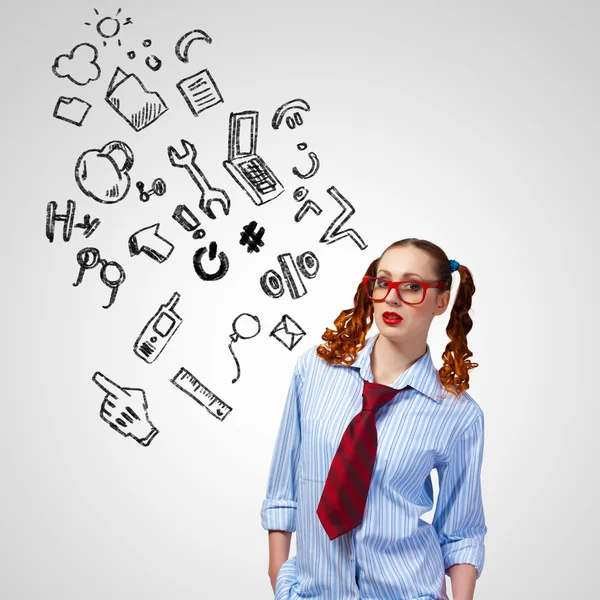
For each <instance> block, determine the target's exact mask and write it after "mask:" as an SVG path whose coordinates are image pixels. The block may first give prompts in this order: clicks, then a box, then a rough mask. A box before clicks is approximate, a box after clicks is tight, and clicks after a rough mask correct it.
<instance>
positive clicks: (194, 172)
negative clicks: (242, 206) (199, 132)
mask: <svg viewBox="0 0 600 600" xmlns="http://www.w3.org/2000/svg"><path fill="white" fill-rule="evenodd" d="M181 144H182V145H183V149H184V151H185V153H184V154H179V153H178V152H177V151H176V150H175V148H174V147H173V146H169V147H168V150H167V152H168V154H169V160H170V161H171V164H172V165H173V166H174V167H183V168H184V169H185V170H186V171H187V172H188V173H189V175H190V177H191V178H192V180H193V181H194V183H195V184H196V185H197V186H198V189H199V190H200V200H199V201H198V207H199V208H200V210H201V211H202V212H203V213H204V214H205V215H206V216H207V217H208V218H209V219H216V218H217V216H216V215H215V213H214V212H213V210H212V207H211V205H212V203H213V202H220V203H221V206H222V207H223V212H224V213H225V215H226V216H227V215H228V214H229V207H230V205H231V201H230V200H229V196H228V195H227V192H226V191H225V190H222V189H220V188H214V187H211V185H210V183H208V180H207V179H206V177H205V176H204V173H203V172H202V171H201V169H200V167H199V166H198V165H197V164H196V156H197V154H198V152H197V151H196V146H194V144H192V143H191V142H188V141H187V140H181Z"/></svg>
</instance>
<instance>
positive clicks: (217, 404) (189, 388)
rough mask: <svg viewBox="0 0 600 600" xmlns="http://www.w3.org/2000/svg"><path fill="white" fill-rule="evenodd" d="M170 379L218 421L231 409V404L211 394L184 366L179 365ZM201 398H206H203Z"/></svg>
mask: <svg viewBox="0 0 600 600" xmlns="http://www.w3.org/2000/svg"><path fill="white" fill-rule="evenodd" d="M170 381H171V383H172V384H173V385H175V386H176V387H178V388H179V389H180V390H181V391H182V392H185V393H186V394H187V395H188V396H190V397H191V398H193V399H194V400H195V401H196V402H197V403H198V404H200V406H204V408H206V410H207V411H208V412H209V413H210V414H211V415H212V416H213V417H216V418H217V419H219V420H220V421H222V420H223V419H224V418H225V417H226V416H227V415H228V414H229V413H230V412H231V411H232V408H231V406H228V405H227V404H225V402H223V400H221V399H220V398H219V397H218V396H216V395H215V394H213V393H212V392H211V391H210V390H209V389H208V388H207V387H206V386H205V385H203V384H202V383H201V382H200V381H198V379H196V377H194V375H192V374H191V373H190V372H189V371H188V370H187V369H185V368H184V367H181V369H179V371H178V372H177V374H176V375H175V377H173V379H171V380H170ZM203 398H205V399H206V400H203ZM205 402H206V403H205Z"/></svg>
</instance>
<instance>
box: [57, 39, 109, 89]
mask: <svg viewBox="0 0 600 600" xmlns="http://www.w3.org/2000/svg"><path fill="white" fill-rule="evenodd" d="M97 58H98V50H96V48H95V47H94V46H92V45H91V44H85V43H83V44H79V45H78V46H75V48H73V50H71V52H70V53H69V54H61V55H60V56H57V57H56V59H55V60H54V64H53V65H52V72H53V73H54V74H55V75H56V76H57V77H68V78H69V79H70V80H71V81H72V82H73V83H76V84H77V85H87V84H88V83H89V82H90V81H96V79H98V78H99V77H100V72H101V71H100V67H99V66H98V63H97V62H96V59H97Z"/></svg>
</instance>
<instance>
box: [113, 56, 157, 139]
mask: <svg viewBox="0 0 600 600" xmlns="http://www.w3.org/2000/svg"><path fill="white" fill-rule="evenodd" d="M105 100H106V101H107V102H108V103H109V104H110V105H111V106H112V107H113V108H114V109H115V110H116V111H117V112H118V113H119V114H120V115H121V116H122V117H123V118H124V119H125V120H126V121H127V122H128V123H129V124H130V125H131V127H133V129H135V130H136V131H140V130H141V129H144V127H148V125H150V124H151V123H154V121H156V119H158V117H160V115H162V114H163V113H164V112H166V111H167V110H169V109H168V107H167V105H166V104H165V103H164V101H163V99H162V98H161V97H160V96H159V95H158V93H157V92H149V91H148V90H147V89H146V88H145V87H144V84H143V83H142V82H141V80H140V78H139V77H138V76H137V75H134V74H133V73H129V74H127V73H125V71H123V69H121V68H120V67H117V68H116V69H115V72H114V74H113V76H112V79H111V81H110V84H109V86H108V89H107V90H106V98H105Z"/></svg>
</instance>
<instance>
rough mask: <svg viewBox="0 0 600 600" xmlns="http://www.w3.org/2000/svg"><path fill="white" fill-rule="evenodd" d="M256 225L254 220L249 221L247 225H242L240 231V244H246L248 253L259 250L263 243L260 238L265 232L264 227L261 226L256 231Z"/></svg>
mask: <svg viewBox="0 0 600 600" xmlns="http://www.w3.org/2000/svg"><path fill="white" fill-rule="evenodd" d="M256 227H257V223H256V221H250V223H248V225H244V227H243V228H242V232H241V233H240V246H246V249H247V251H248V254H250V253H251V252H260V249H261V248H262V247H263V246H264V245H265V243H264V242H263V239H262V238H263V235H264V234H265V228H264V227H261V228H260V229H259V230H258V231H256Z"/></svg>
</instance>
